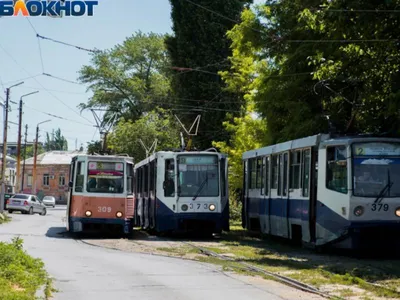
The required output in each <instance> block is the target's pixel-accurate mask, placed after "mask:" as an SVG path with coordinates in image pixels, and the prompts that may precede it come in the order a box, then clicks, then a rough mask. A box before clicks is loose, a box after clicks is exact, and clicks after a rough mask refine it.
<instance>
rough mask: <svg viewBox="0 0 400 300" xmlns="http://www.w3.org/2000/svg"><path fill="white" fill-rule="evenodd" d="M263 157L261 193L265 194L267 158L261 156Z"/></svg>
mask: <svg viewBox="0 0 400 300" xmlns="http://www.w3.org/2000/svg"><path fill="white" fill-rule="evenodd" d="M261 159H262V161H261V163H262V164H261V192H260V193H261V195H264V193H265V179H264V177H265V160H266V157H262V158H261Z"/></svg>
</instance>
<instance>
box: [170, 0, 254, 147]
mask: <svg viewBox="0 0 400 300" xmlns="http://www.w3.org/2000/svg"><path fill="white" fill-rule="evenodd" d="M170 2H171V5H172V22H173V31H174V35H173V36H169V37H168V38H167V39H166V43H167V48H168V52H169V54H170V57H171V64H172V66H173V67H175V68H193V69H196V68H198V69H197V70H194V71H190V70H185V69H181V70H184V72H182V73H181V74H179V73H177V74H175V76H173V77H172V86H171V87H172V91H173V93H172V94H173V97H174V99H175V105H176V107H179V109H181V110H185V111H193V112H196V113H197V112H199V110H200V112H199V113H200V114H201V115H202V122H201V124H200V126H199V135H198V137H197V138H195V139H194V142H195V145H197V146H198V147H199V148H208V147H210V146H211V143H212V141H213V140H214V139H216V138H218V139H220V140H226V141H227V140H228V139H229V134H228V133H227V132H226V131H225V130H224V129H223V128H222V130H221V127H222V123H223V121H224V120H225V119H226V118H225V116H226V113H227V111H231V112H237V113H233V115H234V116H238V115H239V112H240V109H241V106H242V104H243V101H242V100H243V95H242V94H241V93H240V91H238V90H236V91H232V90H229V91H228V90H225V83H224V82H223V80H221V78H220V76H219V75H218V72H219V71H227V70H229V68H230V63H229V61H228V57H229V56H230V55H231V49H230V47H229V46H230V43H229V39H228V38H227V37H226V32H227V31H228V30H229V29H231V28H232V27H233V26H234V24H235V23H234V22H232V21H230V20H227V18H230V19H232V20H238V19H239V17H240V13H241V11H242V10H243V7H244V5H245V4H247V3H249V2H252V1H245V0H214V1H210V0H197V1H193V3H192V1H185V0H170ZM194 2H195V3H194ZM220 15H223V16H225V17H226V18H222V17H221V16H220ZM178 70H179V69H178ZM181 118H182V120H183V122H184V124H185V125H186V126H189V125H190V124H192V122H193V121H194V118H195V115H193V114H182V115H181Z"/></svg>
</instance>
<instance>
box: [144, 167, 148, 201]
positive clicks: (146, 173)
mask: <svg viewBox="0 0 400 300" xmlns="http://www.w3.org/2000/svg"><path fill="white" fill-rule="evenodd" d="M143 177H144V195H145V197H147V196H148V195H149V165H145V166H144V176H143Z"/></svg>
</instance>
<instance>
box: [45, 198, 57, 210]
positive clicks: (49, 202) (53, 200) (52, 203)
mask: <svg viewBox="0 0 400 300" xmlns="http://www.w3.org/2000/svg"><path fill="white" fill-rule="evenodd" d="M43 203H44V205H46V206H52V207H53V208H54V207H56V198H54V197H53V196H44V198H43Z"/></svg>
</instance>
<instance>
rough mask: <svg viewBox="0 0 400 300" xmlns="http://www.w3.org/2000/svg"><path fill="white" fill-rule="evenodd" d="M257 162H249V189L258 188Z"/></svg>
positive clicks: (254, 160) (252, 160) (253, 160)
mask: <svg viewBox="0 0 400 300" xmlns="http://www.w3.org/2000/svg"><path fill="white" fill-rule="evenodd" d="M256 164H257V160H256V159H254V158H253V159H250V160H249V169H250V170H249V189H256V186H257V165H256Z"/></svg>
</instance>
